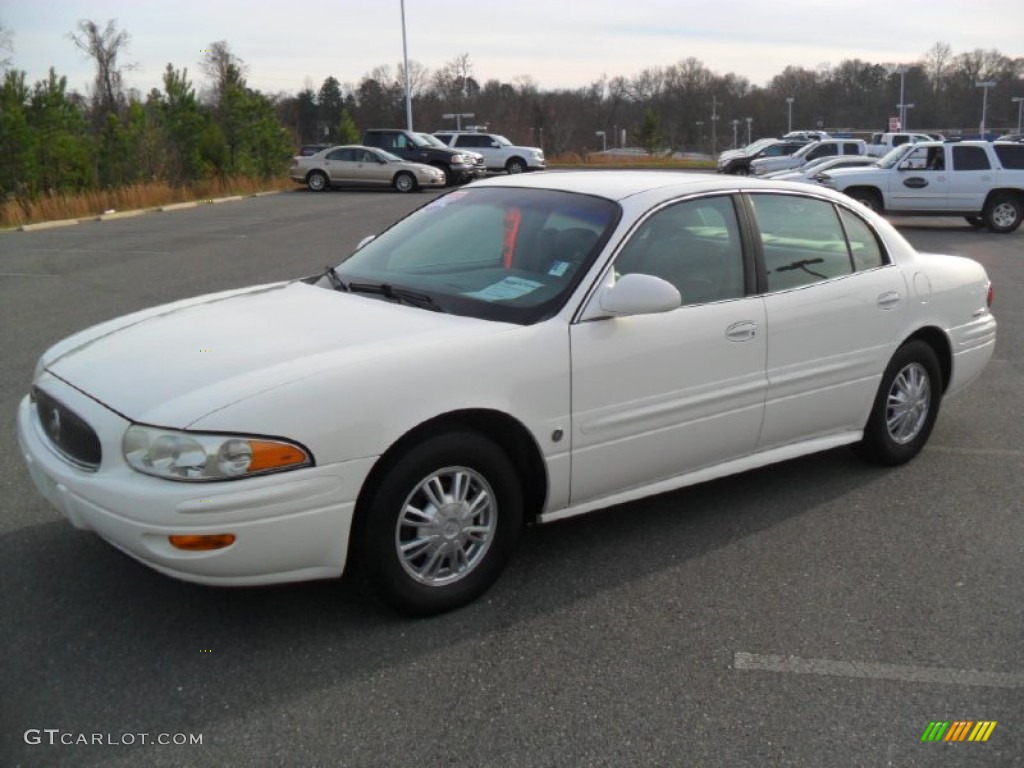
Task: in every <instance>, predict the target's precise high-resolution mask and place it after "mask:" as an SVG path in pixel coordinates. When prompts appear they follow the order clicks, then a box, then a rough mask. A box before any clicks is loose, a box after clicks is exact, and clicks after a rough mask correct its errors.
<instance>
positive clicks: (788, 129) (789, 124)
mask: <svg viewBox="0 0 1024 768" xmlns="http://www.w3.org/2000/svg"><path fill="white" fill-rule="evenodd" d="M794 101H796V99H794V98H793V97H792V96H787V97H786V107H787V111H788V113H789V114H788V117H787V118H786V133H791V132H792V131H793V102H794Z"/></svg>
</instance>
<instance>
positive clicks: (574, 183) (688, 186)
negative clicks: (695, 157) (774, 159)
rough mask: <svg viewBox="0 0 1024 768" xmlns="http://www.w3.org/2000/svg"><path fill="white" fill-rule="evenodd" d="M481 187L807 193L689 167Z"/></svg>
mask: <svg viewBox="0 0 1024 768" xmlns="http://www.w3.org/2000/svg"><path fill="white" fill-rule="evenodd" d="M481 187H520V188H529V189H551V190H556V191H561V192H576V193H580V194H585V195H596V196H598V197H604V198H607V199H609V200H615V201H622V200H625V199H626V198H628V197H633V196H634V195H639V194H642V193H645V192H651V191H653V190H659V191H660V192H662V193H663V194H664V196H665V197H674V196H679V195H686V194H696V193H701V192H736V191H746V190H749V191H764V190H767V189H784V190H788V191H795V192H800V193H802V194H808V190H807V188H806V185H805V184H793V183H790V182H776V181H774V180H771V179H754V178H749V177H736V176H731V175H730V176H724V177H723V176H719V175H717V174H712V173H700V172H693V171H618V170H612V171H545V172H543V173H530V174H522V175H518V174H517V175H515V176H496V177H491V178H488V179H480V180H478V181H474V182H473V183H472V185H471V187H470V188H473V189H476V188H481ZM816 191H817V190H816Z"/></svg>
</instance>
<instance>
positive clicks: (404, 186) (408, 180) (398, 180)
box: [393, 171, 416, 192]
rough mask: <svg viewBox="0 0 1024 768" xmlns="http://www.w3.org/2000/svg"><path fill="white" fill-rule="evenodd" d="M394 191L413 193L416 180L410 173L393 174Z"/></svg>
mask: <svg viewBox="0 0 1024 768" xmlns="http://www.w3.org/2000/svg"><path fill="white" fill-rule="evenodd" d="M393 183H394V185H395V189H397V190H398V191H399V192H413V191H414V190H415V189H416V179H415V178H414V177H413V175H412V174H411V173H406V172H404V171H403V172H402V173H398V174H395V179H394V182H393Z"/></svg>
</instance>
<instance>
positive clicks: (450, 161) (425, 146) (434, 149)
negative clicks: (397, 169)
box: [363, 128, 478, 184]
mask: <svg viewBox="0 0 1024 768" xmlns="http://www.w3.org/2000/svg"><path fill="white" fill-rule="evenodd" d="M363 144H364V145H366V146H368V147H377V148H379V149H384V150H387V151H388V152H390V153H391V154H393V155H397V156H398V157H400V158H402V159H403V160H408V161H410V162H413V163H423V164H424V165H432V166H434V167H435V168H440V169H441V170H442V171H444V177H445V182H446V183H447V184H463V183H465V182H467V181H472V180H473V179H475V178H477V177H478V173H477V169H476V166H474V165H473V161H472V160H470V159H469V158H468V157H466V155H464V154H463V153H462V152H459V151H457V150H454V149H450V148H448V147H438V146H435V145H434V144H432V143H431V142H428V141H427V140H426V139H423V138H421V137H420V135H419V134H418V133H417V132H415V131H407V130H405V129H404V128H369V129H367V130H365V131H363Z"/></svg>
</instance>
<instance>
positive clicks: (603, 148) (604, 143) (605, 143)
mask: <svg viewBox="0 0 1024 768" xmlns="http://www.w3.org/2000/svg"><path fill="white" fill-rule="evenodd" d="M594 135H595V136H600V137H601V151H602V152H607V151H608V137H607V135H605V132H604V131H594Z"/></svg>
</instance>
